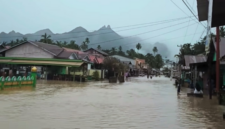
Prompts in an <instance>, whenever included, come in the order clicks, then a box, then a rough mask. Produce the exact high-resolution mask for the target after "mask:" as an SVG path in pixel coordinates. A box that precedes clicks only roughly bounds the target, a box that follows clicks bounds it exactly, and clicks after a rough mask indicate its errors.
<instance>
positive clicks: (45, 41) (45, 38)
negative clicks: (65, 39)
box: [40, 33, 51, 43]
mask: <svg viewBox="0 0 225 129" xmlns="http://www.w3.org/2000/svg"><path fill="white" fill-rule="evenodd" d="M41 37H42V39H41V40H40V41H41V42H44V43H50V41H51V39H50V38H51V35H47V34H46V33H45V34H44V35H41Z"/></svg>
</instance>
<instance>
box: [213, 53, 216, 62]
mask: <svg viewBox="0 0 225 129" xmlns="http://www.w3.org/2000/svg"><path fill="white" fill-rule="evenodd" d="M213 61H216V53H214V56H213Z"/></svg>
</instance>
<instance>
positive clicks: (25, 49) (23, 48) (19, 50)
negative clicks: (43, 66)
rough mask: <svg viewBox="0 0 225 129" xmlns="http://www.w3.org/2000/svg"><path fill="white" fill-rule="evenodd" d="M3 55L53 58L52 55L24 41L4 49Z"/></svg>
mask: <svg viewBox="0 0 225 129" xmlns="http://www.w3.org/2000/svg"><path fill="white" fill-rule="evenodd" d="M5 57H32V58H54V56H53V55H51V54H49V53H47V52H45V51H44V50H42V49H40V48H37V47H36V46H34V45H32V44H30V43H25V44H22V45H20V46H18V47H15V48H12V49H10V50H8V51H6V53H5Z"/></svg>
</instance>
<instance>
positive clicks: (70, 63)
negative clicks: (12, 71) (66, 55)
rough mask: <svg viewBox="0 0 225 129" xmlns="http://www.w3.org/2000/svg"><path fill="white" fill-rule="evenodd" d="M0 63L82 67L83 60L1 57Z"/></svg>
mask: <svg viewBox="0 0 225 129" xmlns="http://www.w3.org/2000/svg"><path fill="white" fill-rule="evenodd" d="M0 64H24V65H52V66H69V67H80V66H81V65H82V64H83V61H81V60H65V59H46V58H17V57H0Z"/></svg>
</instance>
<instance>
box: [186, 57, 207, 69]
mask: <svg viewBox="0 0 225 129" xmlns="http://www.w3.org/2000/svg"><path fill="white" fill-rule="evenodd" d="M184 59H185V67H183V68H184V69H190V64H192V63H200V62H206V61H207V57H206V56H201V55H197V56H193V55H185V56H184Z"/></svg>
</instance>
